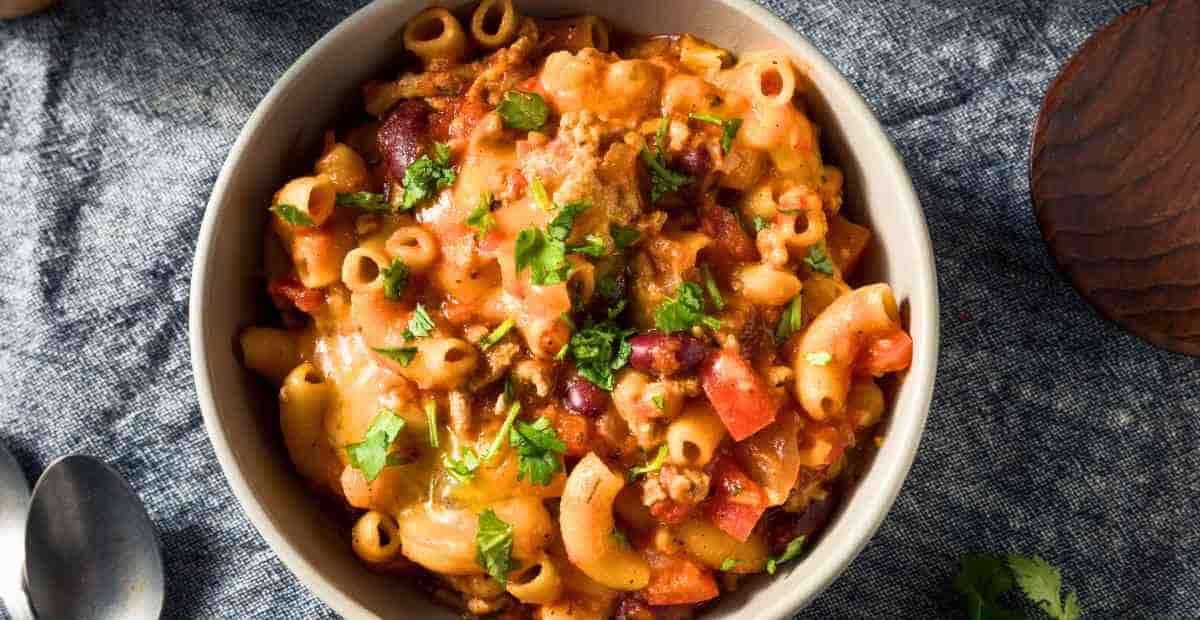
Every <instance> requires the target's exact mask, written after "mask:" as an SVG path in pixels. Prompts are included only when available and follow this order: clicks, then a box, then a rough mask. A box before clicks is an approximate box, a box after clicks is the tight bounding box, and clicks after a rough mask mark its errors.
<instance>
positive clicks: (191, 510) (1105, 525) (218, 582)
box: [0, 0, 1200, 618]
mask: <svg viewBox="0 0 1200 620" xmlns="http://www.w3.org/2000/svg"><path fill="white" fill-rule="evenodd" d="M767 4H768V6H769V7H770V8H771V9H772V10H774V11H775V12H776V13H777V14H779V15H781V16H783V17H784V18H785V19H787V20H788V21H789V22H790V23H791V24H793V25H794V26H795V27H796V28H797V29H798V30H799V31H801V32H803V33H804V34H806V35H808V36H809V37H811V38H812V39H813V40H814V41H815V42H816V44H817V46H818V47H820V48H821V49H823V50H824V51H825V52H826V53H827V54H828V55H829V56H830V57H831V58H832V60H833V62H834V64H836V65H837V66H838V67H840V68H841V69H842V70H843V71H844V72H845V73H846V74H847V75H848V76H849V78H850V80H851V81H852V82H853V83H854V84H855V85H856V86H857V87H858V88H860V89H861V90H862V92H863V94H864V95H865V97H866V99H867V100H868V102H869V103H870V104H871V105H872V106H873V107H874V109H875V110H876V111H877V112H878V113H879V116H880V117H881V118H882V119H883V122H884V124H885V125H886V126H887V129H888V132H889V133H890V135H891V137H892V138H893V140H894V141H895V142H896V144H897V146H898V147H899V150H900V152H901V154H902V155H903V156H904V158H905V160H906V161H907V162H908V166H909V170H910V171H911V172H912V176H913V178H914V180H915V182H916V186H917V189H918V191H919V192H920V195H921V199H922V201H923V202H924V207H925V212H926V215H927V217H928V219H929V224H930V228H931V230H932V234H933V241H934V246H935V249H936V252H937V260H938V269H939V275H940V280H941V292H942V307H943V310H942V327H943V355H942V360H941V371H940V374H939V379H938V382H937V394H936V396H935V399H934V405H933V409H932V413H931V415H930V420H929V426H928V430H927V431H926V434H925V438H924V443H923V445H922V448H921V451H920V454H919V455H918V457H917V461H916V464H915V466H914V467H913V470H912V474H911V475H910V477H909V479H908V482H907V483H906V484H905V486H904V489H903V491H902V492H901V494H900V497H899V499H898V500H897V502H896V505H895V508H893V510H892V512H891V514H890V516H889V517H888V519H887V521H886V522H885V524H884V525H883V527H882V529H881V530H880V532H879V534H878V536H876V537H875V539H874V540H873V542H872V543H871V544H870V545H869V546H868V547H867V548H866V550H865V551H864V552H863V554H862V556H861V557H859V558H858V559H857V560H856V561H855V562H854V563H853V564H852V566H851V567H850V569H849V570H848V571H847V572H846V574H845V575H844V576H843V577H842V578H841V579H840V580H839V581H837V582H836V583H835V585H833V586H832V587H831V588H830V590H829V591H828V592H826V593H825V594H824V595H822V596H821V597H820V598H818V599H817V601H816V602H815V603H814V604H813V606H812V607H810V608H809V609H807V610H805V611H803V612H802V613H801V614H800V616H801V617H804V618H931V617H955V616H958V615H959V614H960V612H959V611H958V606H957V600H956V598H955V596H954V594H953V591H952V588H951V585H950V584H951V581H952V578H953V574H954V572H955V570H956V561H957V558H958V557H959V556H960V555H961V554H962V553H964V552H965V551H968V550H972V549H988V550H995V551H1022V552H1027V553H1038V554H1041V555H1043V556H1045V557H1047V558H1049V559H1051V560H1052V561H1054V562H1055V563H1057V564H1060V565H1061V566H1063V567H1064V569H1065V578H1066V581H1067V582H1068V584H1069V585H1070V586H1071V587H1073V588H1076V589H1077V590H1078V591H1079V593H1080V597H1081V600H1082V603H1083V606H1084V608H1085V610H1086V611H1087V613H1088V616H1089V617H1096V618H1101V617H1104V618H1109V617H1148V618H1149V617H1153V618H1194V617H1197V614H1198V613H1200V612H1197V611H1196V610H1197V609H1198V608H1200V555H1198V554H1200V527H1197V524H1196V521H1197V518H1198V517H1200V499H1198V498H1200V474H1198V473H1197V472H1198V471H1200V453H1198V451H1197V446H1200V431H1198V430H1197V428H1198V425H1197V421H1198V415H1200V397H1198V396H1197V390H1196V389H1195V387H1194V385H1195V383H1196V382H1197V381H1198V380H1200V363H1198V362H1197V361H1196V360H1193V359H1189V358H1185V357H1181V356H1177V355H1172V354H1168V353H1165V352H1162V351H1158V350H1156V349H1153V348H1151V347H1150V346H1148V345H1146V344H1143V343H1142V342H1140V341H1138V340H1136V339H1134V338H1132V337H1131V336H1128V335H1126V334H1124V333H1122V332H1120V331H1119V330H1118V329H1116V328H1115V327H1113V326H1112V325H1109V324H1107V323H1105V322H1104V321H1102V320H1101V319H1100V318H1099V317H1098V316H1097V315H1096V314H1094V313H1093V312H1092V311H1091V310H1090V309H1089V308H1088V306H1087V305H1086V304H1085V303H1084V302H1082V301H1081V299H1080V298H1079V297H1078V296H1077V295H1076V294H1075V293H1073V292H1072V291H1071V290H1070V289H1069V288H1068V287H1067V286H1066V284H1065V283H1064V281H1063V279H1062V278H1061V277H1060V276H1059V275H1058V273H1057V272H1056V271H1055V269H1054V265H1053V263H1052V261H1051V260H1050V259H1049V257H1048V256H1047V254H1046V252H1045V250H1044V249H1043V247H1042V245H1041V241H1040V238H1039V235H1038V232H1037V229H1036V227H1035V224H1034V220H1033V217H1032V215H1031V212H1030V207H1029V203H1028V198H1027V191H1028V182H1027V176H1026V170H1027V166H1028V158H1027V153H1028V149H1029V143H1028V140H1029V131H1030V128H1031V126H1032V124H1033V119H1034V115H1035V113H1036V110H1037V106H1038V104H1039V102H1040V99H1041V95H1042V92H1043V91H1044V89H1045V87H1046V86H1047V84H1048V83H1049V81H1050V79H1051V78H1052V77H1053V75H1054V74H1055V72H1056V71H1057V68H1058V67H1059V66H1060V64H1061V63H1062V62H1063V61H1064V60H1065V59H1066V58H1067V56H1068V55H1069V54H1070V53H1071V51H1072V50H1073V49H1074V48H1075V47H1076V46H1077V45H1078V44H1079V43H1080V42H1081V41H1082V40H1083V39H1084V38H1085V37H1086V36H1087V34H1088V33H1090V32H1092V31H1093V30H1094V29H1096V28H1097V27H1099V26H1100V25H1102V24H1103V23H1105V22H1106V21H1108V20H1109V19H1110V18H1112V17H1113V16H1115V15H1117V14H1118V13H1119V12H1120V11H1121V10H1123V9H1125V8H1128V7H1129V6H1131V4H1132V3H1128V2H1124V3H1112V2H1099V1H1096V2H1092V1H1087V0H1078V1H1076V2H1054V3H1049V2H1048V3H1045V4H1039V3H1037V2H1034V1H1033V0H1027V1H1020V0H1000V1H993V2H971V3H953V2H950V1H948V0H947V1H944V2H934V1H931V0H927V1H912V2H903V1H896V0H861V1H849V0H846V1H836V2H835V1H831V0H814V1H812V2H805V3H788V2H783V1H782V0H770V1H769V2H767ZM357 6H358V3H356V2H336V1H334V0H305V1H298V2H284V1H282V0H272V1H269V2H268V1H263V2H257V1H252V0H239V1H236V2H225V3H212V2H199V1H193V0H182V1H179V2H160V1H150V0H143V1H134V2H129V1H126V2H108V1H100V0H70V1H68V2H67V4H66V6H63V7H60V8H56V9H54V10H52V11H51V12H49V13H45V14H42V15H38V16H35V17H32V18H27V19H22V20H18V21H15V22H11V23H0V214H2V215H3V221H4V223H5V225H4V226H3V227H0V441H3V442H4V443H5V444H6V445H8V446H9V447H10V448H12V449H13V450H14V451H15V452H16V453H17V455H18V457H19V459H20V461H21V463H22V464H23V466H24V467H25V469H26V471H27V472H28V473H30V474H31V475H34V474H36V473H39V472H40V471H41V469H42V468H43V467H44V466H45V465H46V463H48V462H49V461H50V460H52V459H53V458H54V457H56V456H58V455H61V454H65V453H68V452H86V453H90V454H94V455H97V456H100V457H103V458H105V459H107V460H108V461H109V462H111V463H113V464H114V465H115V466H116V468H117V469H118V470H119V471H121V472H122V473H123V474H124V475H125V476H127V477H128V479H129V480H130V482H131V483H132V484H133V486H134V488H135V489H136V490H137V491H138V492H139V493H140V494H141V496H142V497H143V498H144V499H145V500H146V502H147V504H148V506H149V510H150V514H151V516H152V517H153V519H154V522H155V524H156V525H157V526H158V528H159V531H160V532H161V533H162V539H163V542H164V544H165V554H166V562H167V571H168V574H169V578H168V585H169V595H168V600H169V602H168V608H167V614H166V616H167V617H180V618H199V617H204V618H208V617H239V618H283V617H330V616H332V615H333V614H332V612H331V611H329V610H328V608H326V607H325V606H324V605H323V604H322V603H320V602H319V601H317V600H316V599H315V598H314V597H313V595H312V594H310V593H309V592H307V590H305V589H304V587H303V586H302V585H300V583H299V582H297V580H296V579H295V578H294V577H293V576H292V575H291V574H290V573H289V572H288V571H287V570H286V569H285V568H284V567H283V565H282V564H281V563H280V562H279V561H278V560H277V559H276V558H275V556H274V555H273V554H272V553H271V552H270V550H269V549H268V548H267V547H266V545H265V543H264V542H263V540H262V539H261V538H260V537H259V535H258V534H257V533H256V532H255V531H254V529H253V528H252V527H251V525H250V524H249V522H248V521H247V519H246V517H245V515H244V514H243V513H242V511H241V510H240V509H239V508H238V506H237V503H236V501H235V500H234V498H233V496H232V494H231V492H230V490H229V487H228V486H227V485H226V483H225V482H224V479H223V478H222V476H221V473H220V470H219V468H218V466H217V463H216V459H215V458H214V455H213V452H212V449H211V447H210V445H209V442H208V439H207V438H206V437H205V434H204V430H203V427H202V424H201V419H200V413H199V410H198V408H197V405H196V402H195V396H194V391H193V388H192V378H191V372H190V366H189V362H188V348H187V343H186V338H185V335H186V329H187V320H186V302H187V286H188V278H189V274H190V269H191V254H192V250H193V246H194V243H195V238H196V235H197V232H198V227H199V222H200V218H201V215H202V211H203V208H204V203H205V200H206V199H207V196H208V193H209V190H210V188H211V187H212V184H213V182H214V180H215V178H216V175H217V171H218V169H219V167H220V165H221V162H222V161H223V160H224V158H225V154H226V152H227V150H228V149H229V147H230V146H231V144H232V142H233V140H234V138H235V137H236V135H237V133H238V130H239V129H240V127H241V125H242V123H243V122H244V121H245V119H246V118H247V117H248V116H249V114H250V112H251V111H252V110H253V108H254V106H255V105H256V104H257V102H258V101H259V99H260V98H261V97H262V96H263V95H264V94H265V93H266V92H267V89H268V88H270V86H271V84H272V83H273V82H274V81H275V80H276V78H278V77H279V75H280V74H282V72H283V71H284V69H285V68H286V67H287V66H288V65H289V64H290V63H291V62H292V61H293V60H294V59H295V58H296V57H298V56H299V55H300V53H301V52H302V51H303V50H304V49H306V48H307V47H308V46H309V45H311V44H312V43H313V42H314V41H316V39H317V38H318V37H320V35H321V34H323V33H324V32H325V31H327V30H328V29H329V28H331V27H332V26H334V25H335V24H336V23H337V22H338V21H340V20H341V19H342V18H344V17H345V16H346V15H348V14H349V13H350V12H352V11H353V10H354V9H355V8H357Z"/></svg>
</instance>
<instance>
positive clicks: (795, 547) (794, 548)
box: [767, 534, 804, 575]
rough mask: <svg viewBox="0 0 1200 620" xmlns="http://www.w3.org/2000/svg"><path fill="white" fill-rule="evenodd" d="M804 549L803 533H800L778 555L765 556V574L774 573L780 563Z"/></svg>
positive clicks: (793, 557) (796, 555)
mask: <svg viewBox="0 0 1200 620" xmlns="http://www.w3.org/2000/svg"><path fill="white" fill-rule="evenodd" d="M803 549H804V535H803V534H801V535H799V536H797V537H795V538H793V539H792V540H791V541H790V542H788V544H787V547H785V548H784V550H783V553H781V554H779V555H778V556H772V557H770V558H767V574H769V575H774V574H775V571H776V570H777V569H778V568H779V565H780V564H783V563H784V562H787V561H789V560H792V559H795V558H796V557H798V556H799V555H800V551H801V550H803Z"/></svg>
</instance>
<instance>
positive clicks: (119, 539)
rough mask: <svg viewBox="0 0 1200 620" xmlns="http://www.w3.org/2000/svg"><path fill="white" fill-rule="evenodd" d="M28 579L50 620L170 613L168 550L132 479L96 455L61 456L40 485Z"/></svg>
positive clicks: (134, 619) (136, 619)
mask: <svg viewBox="0 0 1200 620" xmlns="http://www.w3.org/2000/svg"><path fill="white" fill-rule="evenodd" d="M25 577H26V580H27V582H28V586H29V588H28V589H29V597H30V600H31V601H32V602H33V608H34V610H36V612H37V614H38V616H40V617H42V618H51V619H53V618H78V619H80V620H88V619H93V618H94V619H97V620H100V619H104V620H108V619H117V618H120V619H122V620H124V619H130V620H140V619H143V618H145V619H155V618H158V617H159V615H160V614H161V613H162V606H163V592H164V586H163V566H162V551H161V549H160V548H159V542H158V536H157V535H156V534H155V532H154V526H153V524H152V523H151V522H150V517H148V516H147V515H146V509H145V507H143V506H142V502H141V500H140V499H138V496H137V495H136V494H135V493H134V492H133V489H131V488H130V487H129V484H128V483H127V482H125V479H124V478H122V477H121V476H120V475H119V474H117V473H116V472H115V471H113V470H112V469H110V468H109V467H108V466H107V465H105V464H104V463H103V462H101V461H99V460H97V459H94V458H92V457H89V456H81V455H73V456H65V457H63V458H61V459H58V460H57V461H54V462H53V463H51V464H50V466H49V467H47V468H46V471H45V472H44V473H42V477H41V478H39V479H38V481H37V485H36V486H34V488H33V500H32V501H31V502H30V504H29V523H28V525H27V526H26V534H25Z"/></svg>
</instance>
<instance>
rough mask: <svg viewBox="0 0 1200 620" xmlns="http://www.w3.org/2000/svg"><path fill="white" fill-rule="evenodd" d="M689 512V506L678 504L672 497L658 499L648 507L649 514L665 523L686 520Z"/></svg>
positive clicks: (672, 523) (676, 522) (676, 523)
mask: <svg viewBox="0 0 1200 620" xmlns="http://www.w3.org/2000/svg"><path fill="white" fill-rule="evenodd" d="M691 513H692V507H691V506H688V505H687V504H680V503H679V502H677V501H675V500H673V499H660V500H658V501H657V502H654V505H653V506H651V507H650V514H651V515H652V516H653V517H654V518H655V519H658V520H659V521H661V522H663V523H666V524H667V525H679V524H680V523H683V522H684V521H687V518H688V515H690V514H691Z"/></svg>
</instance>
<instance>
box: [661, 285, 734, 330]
mask: <svg viewBox="0 0 1200 620" xmlns="http://www.w3.org/2000/svg"><path fill="white" fill-rule="evenodd" d="M654 324H655V325H656V326H658V328H659V329H660V330H662V331H664V332H667V333H668V334H670V333H674V332H681V331H685V330H689V329H691V328H692V327H693V326H695V325H703V326H705V327H707V328H709V329H711V330H713V331H716V330H718V329H721V321H720V320H718V319H717V318H716V317H712V316H709V315H707V314H705V313H704V297H703V294H702V293H701V292H700V286H699V285H697V284H695V283H693V282H685V283H683V284H681V285H680V286H679V290H678V291H676V295H675V297H674V298H667V299H666V300H665V301H663V302H662V304H661V305H659V306H658V309H657V310H655V311H654Z"/></svg>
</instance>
